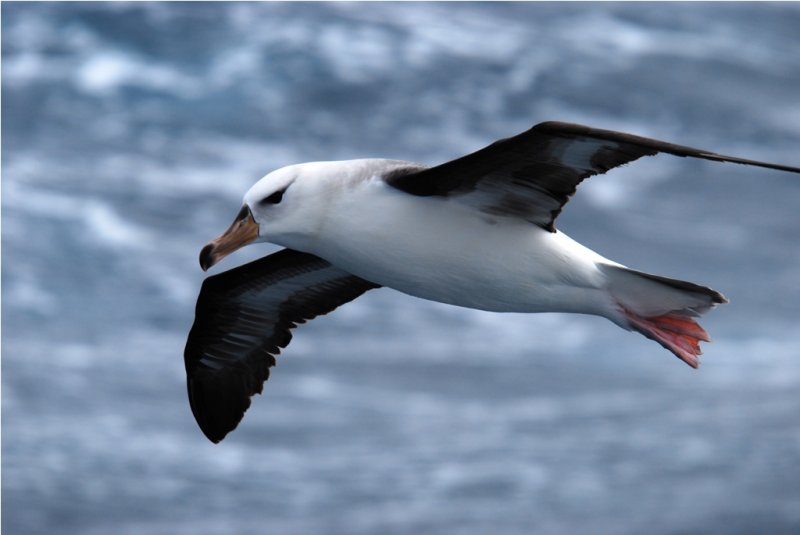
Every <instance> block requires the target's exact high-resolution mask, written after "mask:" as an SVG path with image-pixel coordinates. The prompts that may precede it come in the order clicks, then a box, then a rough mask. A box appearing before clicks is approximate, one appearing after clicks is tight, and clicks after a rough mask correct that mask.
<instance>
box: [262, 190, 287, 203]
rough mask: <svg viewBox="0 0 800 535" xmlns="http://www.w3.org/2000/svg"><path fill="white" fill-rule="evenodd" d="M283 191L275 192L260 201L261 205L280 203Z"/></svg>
mask: <svg viewBox="0 0 800 535" xmlns="http://www.w3.org/2000/svg"><path fill="white" fill-rule="evenodd" d="M285 191H286V190H285V189H282V190H280V191H276V192H275V193H273V194H272V195H270V196H269V197H265V198H263V199H261V204H278V203H279V202H281V199H283V192H285Z"/></svg>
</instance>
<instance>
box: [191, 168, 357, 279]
mask: <svg viewBox="0 0 800 535" xmlns="http://www.w3.org/2000/svg"><path fill="white" fill-rule="evenodd" d="M347 163H348V162H312V163H303V164H297V165H290V166H288V167H283V168H281V169H278V170H276V171H273V172H271V173H269V174H268V175H266V176H265V177H264V178H262V179H261V180H259V181H258V182H256V184H254V185H253V187H252V188H250V190H249V191H248V192H247V193H246V194H245V196H244V202H243V205H242V208H241V210H240V211H239V214H238V215H237V216H236V219H235V220H234V222H233V224H231V226H230V227H229V228H228V230H226V231H225V232H224V233H223V234H222V235H221V236H219V237H218V238H217V239H215V240H213V241H211V242H209V243H208V244H207V245H206V246H205V247H204V248H203V250H202V251H201V252H200V266H201V267H202V268H203V270H204V271H205V270H207V269H208V268H210V267H211V266H213V265H214V264H216V263H217V262H219V261H220V260H222V258H224V257H225V256H227V255H228V254H230V253H232V252H233V251H235V250H236V249H239V248H240V247H243V246H245V245H248V244H250V243H256V242H271V243H276V244H278V245H283V246H285V247H291V248H294V249H300V250H302V249H304V247H303V245H304V242H305V241H307V240H308V239H309V238H310V237H311V236H314V235H316V233H317V231H318V230H319V228H320V226H321V225H322V224H323V223H324V218H325V213H326V211H327V210H326V208H327V206H328V204H329V203H330V200H331V198H332V197H334V196H335V195H336V194H337V193H338V192H341V191H342V188H341V187H340V186H341V185H342V184H343V182H347V181H349V180H351V179H352V176H351V175H349V174H348V173H347V172H345V171H346V170H347V169H348V167H347V165H346V164H347Z"/></svg>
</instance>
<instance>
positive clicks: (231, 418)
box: [184, 249, 379, 442]
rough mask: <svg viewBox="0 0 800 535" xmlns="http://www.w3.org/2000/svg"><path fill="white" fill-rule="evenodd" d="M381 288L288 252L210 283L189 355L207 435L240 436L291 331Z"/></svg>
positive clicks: (192, 389) (195, 401)
mask: <svg viewBox="0 0 800 535" xmlns="http://www.w3.org/2000/svg"><path fill="white" fill-rule="evenodd" d="M378 287H379V285H377V284H373V283H371V282H369V281H366V280H364V279H361V278H359V277H356V276H355V275H351V274H350V273H347V272H346V271H342V270H341V269H339V268H336V267H334V266H332V265H331V264H330V263H328V262H326V261H325V260H322V259H321V258H318V257H316V256H314V255H310V254H306V253H300V252H297V251H293V250H291V249H284V250H282V251H279V252H277V253H274V254H272V255H269V256H267V257H264V258H261V259H260V260H256V261H255V262H251V263H249V264H245V265H243V266H240V267H238V268H235V269H232V270H230V271H226V272H224V273H221V274H219V275H214V276H213V277H208V278H207V279H206V280H205V281H204V282H203V287H202V289H201V290H200V296H199V297H198V299H197V308H196V311H195V320H194V325H192V329H191V331H190V332H189V339H188V340H187V341H186V349H185V351H184V360H185V363H186V377H187V387H188V390H189V403H190V405H191V407H192V413H193V414H194V417H195V419H196V420H197V423H198V424H199V425H200V429H202V431H203V433H205V435H206V436H207V437H208V438H209V439H210V440H211V441H212V442H219V441H220V440H222V439H223V438H224V437H225V435H226V434H228V433H229V432H230V431H232V430H233V429H234V428H236V426H237V425H238V423H239V421H240V420H241V419H242V416H244V412H245V411H246V410H247V408H248V407H249V406H250V397H251V396H252V395H253V394H256V393H261V390H262V388H263V384H264V381H266V380H267V378H268V377H269V369H270V367H271V366H274V365H275V356H276V355H277V354H278V353H280V348H282V347H286V345H287V344H288V343H289V341H290V340H291V339H292V333H291V329H293V328H294V327H296V326H297V324H299V323H303V322H305V321H306V320H310V319H313V318H314V317H316V316H319V315H322V314H327V313H328V312H331V311H332V310H334V309H335V308H336V307H338V306H340V305H343V304H345V303H347V302H349V301H352V300H353V299H355V298H356V297H358V296H360V295H361V294H363V293H364V292H366V291H367V290H370V289H372V288H378Z"/></svg>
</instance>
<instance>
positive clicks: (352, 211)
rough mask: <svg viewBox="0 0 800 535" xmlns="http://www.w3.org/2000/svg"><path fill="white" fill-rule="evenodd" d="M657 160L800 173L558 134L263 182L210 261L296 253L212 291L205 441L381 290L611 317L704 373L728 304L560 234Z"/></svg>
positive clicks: (577, 129) (321, 165)
mask: <svg viewBox="0 0 800 535" xmlns="http://www.w3.org/2000/svg"><path fill="white" fill-rule="evenodd" d="M657 153H667V154H672V155H675V156H682V157H691V158H701V159H705V160H712V161H716V162H732V163H737V164H744V165H751V166H757V167H764V168H768V169H776V170H780V171H788V172H792V173H800V168H798V167H790V166H786V165H778V164H772V163H767V162H761V161H755V160H748V159H744V158H738V157H734V156H724V155H721V154H716V153H713V152H708V151H705V150H699V149H695V148H691V147H686V146H681V145H675V144H672V143H667V142H663V141H659V140H656V139H649V138H645V137H640V136H635V135H631V134H626V133H621V132H614V131H610V130H601V129H597V128H592V127H588V126H583V125H577V124H569V123H561V122H546V123H541V124H538V125H536V126H534V127H533V128H531V129H529V130H527V131H525V132H523V133H521V134H519V135H516V136H513V137H510V138H507V139H501V140H499V141H496V142H494V143H492V144H491V145H489V146H487V147H485V148H483V149H481V150H478V151H477V152H474V153H472V154H468V155H467V156H463V157H461V158H458V159H455V160H452V161H450V162H447V163H444V164H441V165H438V166H435V167H428V166H425V165H420V164H417V163H412V162H407V161H401V160H386V159H361V160H349V161H332V162H312V163H303V164H297V165H290V166H288V167H283V168H281V169H278V170H276V171H273V172H271V173H269V174H267V175H266V176H264V177H263V178H262V179H261V180H259V181H258V182H257V183H256V184H255V185H254V186H253V187H252V188H250V190H249V191H248V192H247V193H246V194H245V196H244V202H243V205H242V207H241V210H239V213H238V215H237V216H236V218H235V220H234V222H233V224H232V225H231V226H230V228H228V229H227V230H226V231H225V232H224V233H223V234H222V235H221V236H219V237H218V238H216V239H215V240H213V241H211V242H209V243H208V244H207V245H206V246H205V247H204V248H203V249H202V251H201V253H200V265H201V267H202V268H203V270H204V271H205V270H207V269H208V268H210V267H211V266H213V265H214V264H216V263H217V262H219V261H220V260H221V259H222V258H223V257H225V256H226V255H228V254H230V253H232V252H233V251H235V250H237V249H239V248H240V247H242V246H244V245H247V244H250V243H256V242H271V243H273V244H276V245H279V246H282V247H284V249H282V250H280V251H278V252H276V253H274V254H270V255H268V256H266V257H264V258H261V259H259V260H256V261H254V262H251V263H249V264H246V265H243V266H240V267H237V268H234V269H232V270H230V271H227V272H224V273H221V274H218V275H214V276H211V277H208V278H207V279H206V280H205V281H204V282H203V285H202V288H201V291H200V294H199V297H198V300H197V306H196V310H195V320H194V324H193V325H192V328H191V331H190V332H189V337H188V340H187V343H186V349H185V352H184V359H185V364H186V374H187V387H188V393H189V403H190V405H191V409H192V413H193V414H194V417H195V419H196V420H197V423H198V424H199V426H200V429H201V430H202V432H203V433H204V434H205V435H206V437H208V438H209V439H210V440H211V441H212V442H215V443H216V442H219V441H220V440H222V439H223V438H224V437H225V436H226V435H227V434H228V433H229V432H230V431H232V430H233V429H235V428H236V426H237V425H238V424H239V422H240V421H241V419H242V417H243V416H244V413H245V411H246V410H247V409H248V407H249V406H250V398H251V397H252V396H253V395H254V394H257V393H261V392H262V389H263V385H264V382H265V381H266V380H267V378H268V377H269V373H270V368H271V367H272V366H274V365H275V363H276V360H275V357H276V356H277V355H278V354H279V353H280V351H281V348H285V347H286V346H287V345H288V344H289V341H290V340H291V338H292V333H291V330H292V329H293V328H294V327H296V326H297V325H298V324H300V323H303V322H305V321H308V320H311V319H313V318H314V317H316V316H320V315H322V314H327V313H329V312H331V311H333V310H334V309H335V308H337V307H339V306H341V305H343V304H345V303H347V302H349V301H352V300H353V299H355V298H357V297H359V296H360V295H362V294H363V293H364V292H367V291H368V290H371V289H373V288H379V287H387V288H393V289H395V290H398V291H400V292H403V293H406V294H409V295H413V296H416V297H420V298H423V299H429V300H432V301H439V302H441V303H448V304H451V305H457V306H462V307H468V308H475V309H480V310H487V311H493V312H531V313H532V312H567V313H569V312H571V313H579V314H593V315H596V316H601V317H604V318H607V319H609V320H611V321H612V322H613V323H615V324H617V325H618V326H620V327H622V328H623V329H626V330H628V331H636V332H639V333H641V334H643V335H644V336H646V337H647V338H650V339H652V340H655V341H656V342H658V343H659V344H661V345H662V346H663V347H665V348H666V349H668V350H669V351H671V352H672V353H673V354H674V355H675V356H677V357H678V358H679V359H681V360H682V361H684V362H685V363H687V364H688V365H689V366H692V367H694V368H696V367H697V366H698V365H699V362H700V361H699V356H700V354H701V353H702V352H701V350H700V342H701V341H702V342H708V341H709V337H708V334H707V333H706V331H705V330H704V329H703V328H702V327H701V326H700V325H699V324H698V323H697V317H698V316H699V315H701V314H703V313H705V312H707V311H709V310H710V309H712V308H714V307H715V306H716V305H718V304H722V303H727V299H726V298H725V297H724V296H723V295H722V294H721V293H719V292H717V291H715V290H712V289H711V288H707V287H705V286H701V285H699V284H695V283H691V282H686V281H682V280H676V279H672V278H667V277H663V276H660V275H653V274H650V273H645V272H642V271H637V270H634V269H630V268H628V267H626V266H623V265H622V264H619V263H617V262H614V261H612V260H609V259H607V258H605V257H603V256H601V255H600V254H598V253H596V252H594V251H592V250H591V249H589V248H587V247H585V246H583V245H581V244H579V243H578V242H576V241H574V240H572V239H571V238H569V237H568V236H567V235H566V234H564V233H563V232H561V231H559V230H557V229H556V227H555V221H556V218H557V217H558V215H559V213H560V212H561V210H562V209H563V207H564V205H565V204H566V203H567V201H568V200H569V199H570V197H571V196H572V195H573V194H574V193H575V190H576V188H577V186H578V184H580V183H581V181H583V180H584V179H586V178H588V177H590V176H592V175H597V174H602V173H605V172H606V171H608V170H610V169H612V168H615V167H618V166H621V165H623V164H627V163H630V162H632V161H634V160H636V159H638V158H640V157H642V156H653V155H655V154H657Z"/></svg>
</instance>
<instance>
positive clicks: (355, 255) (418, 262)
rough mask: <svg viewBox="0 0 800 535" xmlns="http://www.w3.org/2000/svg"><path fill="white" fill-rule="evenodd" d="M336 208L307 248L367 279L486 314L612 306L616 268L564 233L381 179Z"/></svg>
mask: <svg viewBox="0 0 800 535" xmlns="http://www.w3.org/2000/svg"><path fill="white" fill-rule="evenodd" d="M334 202H335V203H336V206H335V209H332V210H330V211H329V214H330V215H329V217H328V218H327V219H326V220H325V223H324V225H323V226H322V228H320V231H319V234H318V237H319V238H318V240H316V241H315V242H312V243H310V244H307V247H306V248H305V249H306V250H307V251H308V252H310V253H313V254H316V255H318V256H320V257H322V258H325V259H326V260H328V261H329V262H331V263H333V264H334V265H336V266H339V267H341V268H342V269H345V270H347V271H349V272H351V273H353V274H354V275H358V276H359V277H362V278H364V279H367V280H370V281H373V282H375V283H378V284H381V285H383V286H387V287H390V288H394V289H396V290H399V291H401V292H404V293H407V294H410V295H414V296H417V297H421V298H424V299H430V300H433V301H440V302H443V303H449V304H453V305H459V306H464V307H470V308H477V309H482V310H493V311H503V312H587V313H601V312H602V310H604V309H605V307H606V306H607V293H606V292H605V290H604V289H603V288H604V285H605V277H604V275H603V274H602V273H601V272H600V271H599V270H598V269H597V268H596V262H598V261H602V262H606V263H612V262H610V261H608V260H606V259H604V258H603V257H601V256H600V255H598V254H597V253H594V252H593V251H591V250H589V249H587V248H585V247H583V246H582V245H580V244H578V243H577V242H575V241H573V240H571V239H570V238H569V237H567V236H566V235H565V234H563V233H560V232H559V233H550V232H547V231H545V230H543V229H541V228H539V227H537V226H535V225H532V224H531V223H528V222H526V221H521V220H515V219H509V218H494V217H493V216H489V215H487V214H482V213H480V212H478V211H477V210H474V209H472V208H470V207H467V206H464V205H462V204H460V203H458V202H453V201H448V200H446V199H441V198H433V197H412V196H409V195H407V194H405V193H402V192H398V191H395V190H393V189H392V188H391V187H389V186H386V185H385V184H383V183H381V182H379V181H373V182H367V183H365V184H363V185H362V186H361V187H359V188H356V189H355V190H353V191H351V192H350V193H349V194H348V195H346V196H343V197H342V198H339V199H335V200H334ZM287 245H288V244H287Z"/></svg>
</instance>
